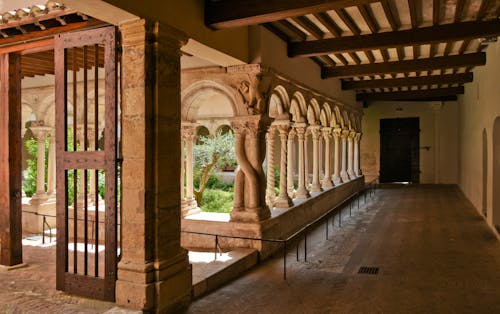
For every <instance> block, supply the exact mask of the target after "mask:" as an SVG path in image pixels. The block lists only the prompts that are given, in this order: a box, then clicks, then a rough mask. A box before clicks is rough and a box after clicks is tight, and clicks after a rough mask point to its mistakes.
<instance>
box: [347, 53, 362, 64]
mask: <svg viewBox="0 0 500 314" xmlns="http://www.w3.org/2000/svg"><path fill="white" fill-rule="evenodd" d="M349 57H351V59H352V61H354V63H355V64H360V63H361V59H360V58H359V57H358V55H357V54H356V53H355V52H349Z"/></svg>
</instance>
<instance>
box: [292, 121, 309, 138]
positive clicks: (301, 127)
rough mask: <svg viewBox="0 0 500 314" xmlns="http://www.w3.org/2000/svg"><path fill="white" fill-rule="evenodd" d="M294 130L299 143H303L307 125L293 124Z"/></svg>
mask: <svg viewBox="0 0 500 314" xmlns="http://www.w3.org/2000/svg"><path fill="white" fill-rule="evenodd" d="M294 129H295V131H296V132H297V137H298V139H299V141H303V140H304V139H305V135H306V131H307V124H305V123H295V125H294Z"/></svg>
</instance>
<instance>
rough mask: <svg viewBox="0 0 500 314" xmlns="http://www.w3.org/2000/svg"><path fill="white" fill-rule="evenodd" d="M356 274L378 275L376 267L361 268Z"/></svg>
mask: <svg viewBox="0 0 500 314" xmlns="http://www.w3.org/2000/svg"><path fill="white" fill-rule="evenodd" d="M358 274H368V275H376V274H378V267H369V266H361V267H360V268H359V270H358Z"/></svg>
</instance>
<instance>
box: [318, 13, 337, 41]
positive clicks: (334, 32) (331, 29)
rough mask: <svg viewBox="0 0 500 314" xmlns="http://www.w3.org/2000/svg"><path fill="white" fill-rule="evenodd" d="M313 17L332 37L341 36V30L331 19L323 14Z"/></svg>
mask: <svg viewBox="0 0 500 314" xmlns="http://www.w3.org/2000/svg"><path fill="white" fill-rule="evenodd" d="M314 17H315V18H317V19H318V21H320V22H321V24H323V25H324V26H325V27H326V29H328V31H329V32H330V33H332V35H333V37H340V36H342V29H341V28H340V27H339V26H338V25H337V24H336V23H335V22H334V21H333V20H332V18H331V17H330V16H329V15H328V14H327V13H324V12H321V13H317V14H314Z"/></svg>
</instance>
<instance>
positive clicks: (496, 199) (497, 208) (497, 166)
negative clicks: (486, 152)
mask: <svg viewBox="0 0 500 314" xmlns="http://www.w3.org/2000/svg"><path fill="white" fill-rule="evenodd" d="M492 188H493V189H492V195H493V217H492V222H493V225H494V226H495V227H496V228H497V230H498V229H499V228H500V193H498V191H500V116H498V117H496V119H495V122H494V123H493V186H492Z"/></svg>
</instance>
